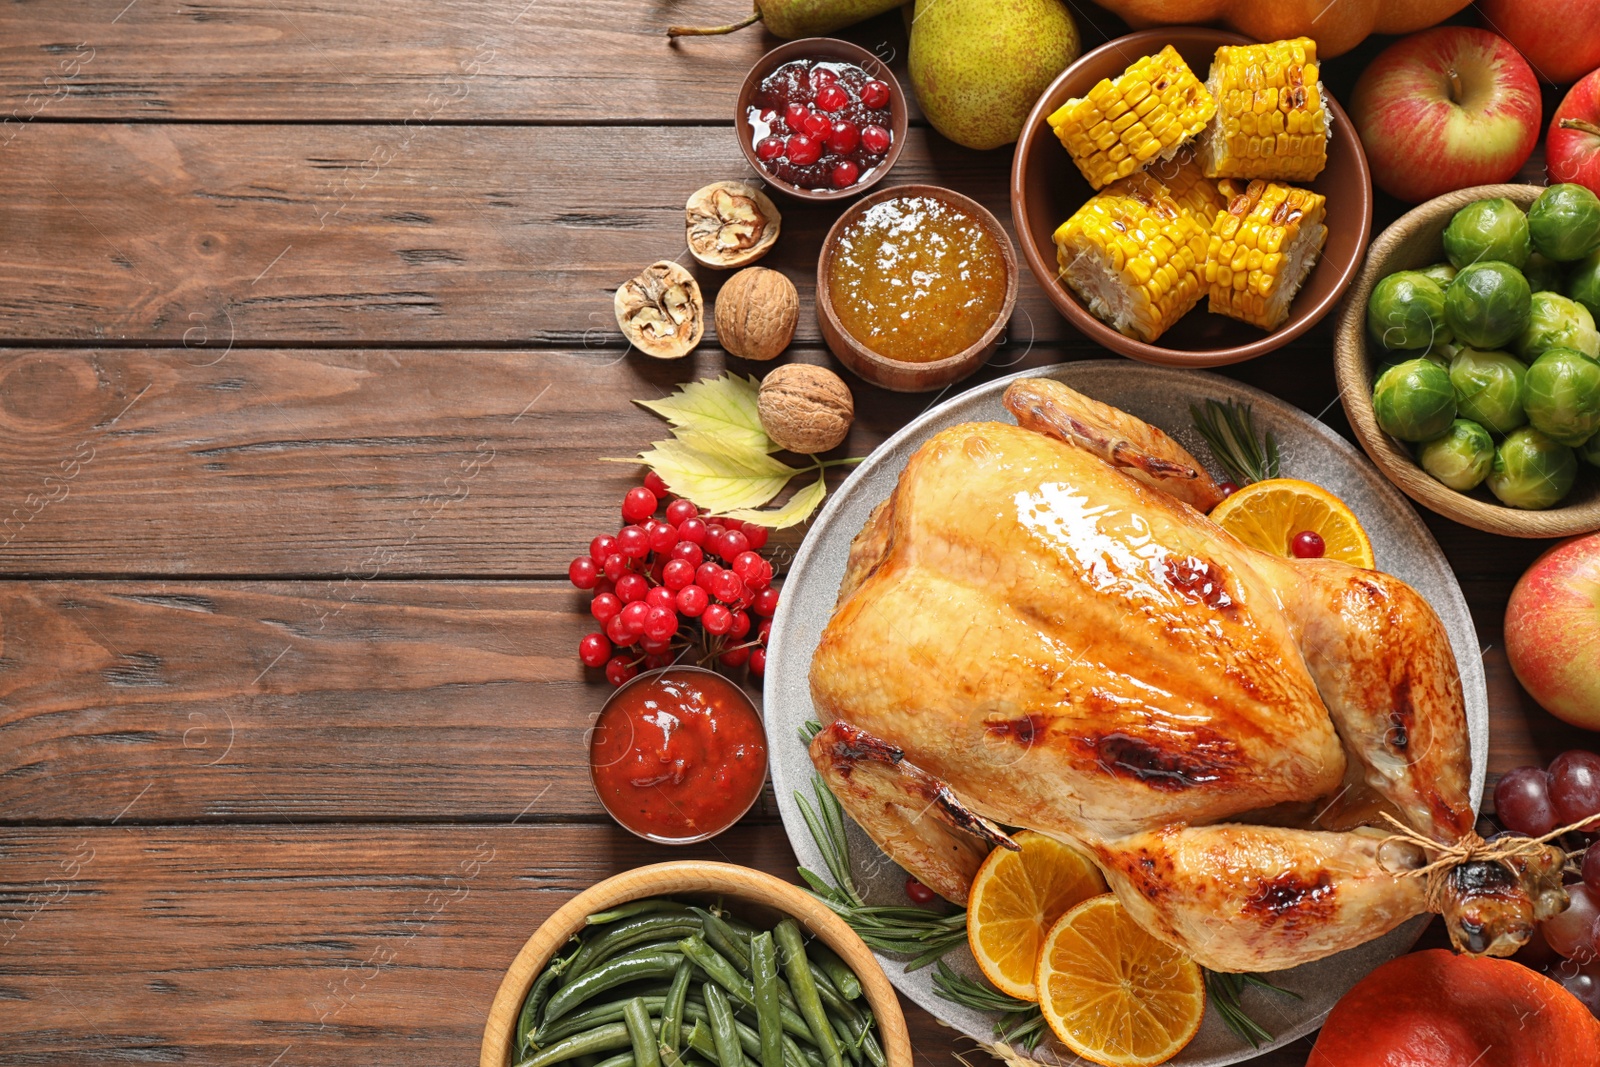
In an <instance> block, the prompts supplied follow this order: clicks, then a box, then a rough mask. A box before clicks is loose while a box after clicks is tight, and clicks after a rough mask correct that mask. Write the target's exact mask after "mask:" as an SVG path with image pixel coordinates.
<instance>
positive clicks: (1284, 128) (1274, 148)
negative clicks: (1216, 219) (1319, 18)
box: [1199, 37, 1329, 181]
mask: <svg viewBox="0 0 1600 1067" xmlns="http://www.w3.org/2000/svg"><path fill="white" fill-rule="evenodd" d="M1206 88H1207V89H1208V90H1209V91H1210V93H1211V95H1212V96H1214V97H1215V98H1216V101H1217V114H1216V118H1214V119H1213V120H1212V121H1211V124H1210V125H1209V126H1207V127H1206V129H1205V132H1204V133H1202V134H1201V135H1200V141H1199V145H1200V162H1201V164H1202V166H1203V167H1204V168H1205V173H1206V175H1207V176H1209V177H1212V178H1277V179H1280V180H1282V181H1310V180H1311V179H1312V178H1315V177H1316V176H1317V175H1318V174H1321V173H1322V168H1323V167H1324V166H1326V165H1327V163H1328V128H1329V127H1328V112H1327V109H1326V108H1325V107H1324V106H1323V102H1322V83H1321V82H1320V81H1318V80H1317V43H1316V42H1315V41H1313V40H1311V39H1310V38H1309V37H1297V38H1295V39H1294V40H1292V41H1274V42H1272V43H1271V44H1250V45H1237V46H1228V45H1224V46H1223V47H1221V48H1219V49H1217V57H1216V60H1215V61H1214V62H1213V63H1212V64H1211V75H1210V77H1209V78H1208V79H1207V81H1206Z"/></svg>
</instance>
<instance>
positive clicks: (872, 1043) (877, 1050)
mask: <svg viewBox="0 0 1600 1067" xmlns="http://www.w3.org/2000/svg"><path fill="white" fill-rule="evenodd" d="M869 1027H870V1024H869ZM861 1051H862V1052H865V1053H866V1054H867V1062H868V1063H870V1064H872V1067H885V1065H886V1064H887V1063H888V1062H889V1058H888V1057H887V1056H885V1055H884V1054H883V1046H882V1045H880V1044H878V1038H877V1036H876V1035H875V1034H873V1032H872V1030H871V1029H870V1028H869V1029H867V1030H864V1031H862V1033H861Z"/></svg>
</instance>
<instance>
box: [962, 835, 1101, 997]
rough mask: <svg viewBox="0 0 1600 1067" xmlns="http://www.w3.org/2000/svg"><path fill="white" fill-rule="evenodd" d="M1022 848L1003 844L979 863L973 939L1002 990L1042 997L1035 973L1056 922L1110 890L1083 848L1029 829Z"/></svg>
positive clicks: (971, 909) (970, 903) (970, 899)
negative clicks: (1042, 946)
mask: <svg viewBox="0 0 1600 1067" xmlns="http://www.w3.org/2000/svg"><path fill="white" fill-rule="evenodd" d="M1015 841H1016V842H1017V844H1019V845H1021V846H1022V851H1021V852H1012V851H1011V850H1010V849H1004V848H997V849H995V850H994V851H993V852H991V853H989V858H988V859H986V860H984V861H983V866H982V867H980V868H978V874H977V876H976V877H975V878H973V880H972V892H971V893H970V894H969V895H968V896H967V944H969V945H971V946H972V954H973V956H975V957H976V958H977V960H978V966H979V967H980V968H981V969H982V970H983V973H984V976H985V977H986V978H988V979H989V981H991V982H993V983H994V984H995V987H996V988H997V989H999V990H1000V991H1001V992H1003V993H1006V994H1008V995H1010V996H1013V997H1017V998H1018V999H1020V1000H1038V999H1039V993H1038V990H1037V989H1035V988H1034V984H1033V978H1034V972H1035V970H1036V969H1037V967H1038V963H1039V945H1040V944H1041V943H1042V942H1043V941H1044V935H1045V933H1046V932H1047V931H1048V930H1049V929H1050V924H1051V923H1053V922H1055V921H1056V920H1057V919H1059V918H1060V917H1061V916H1062V915H1064V914H1065V913H1066V911H1067V909H1068V908H1070V907H1072V906H1073V905H1074V904H1077V903H1078V902H1079V901H1081V900H1085V899H1087V898H1089V897H1092V896H1094V895H1095V894H1096V893H1104V892H1105V891H1106V883H1105V880H1104V879H1103V878H1101V877H1100V871H1099V870H1098V869H1097V868H1096V867H1095V865H1094V864H1093V863H1091V862H1089V859H1088V857H1087V856H1085V855H1084V854H1083V853H1081V852H1079V851H1077V850H1076V849H1074V848H1071V847H1069V846H1067V845H1063V844H1062V843H1061V842H1059V841H1056V840H1054V839H1053V838H1049V837H1046V836H1045V835H1043V834H1036V833H1034V832H1033V831H1032V830H1023V831H1022V832H1020V833H1018V834H1017V835H1016V836H1015Z"/></svg>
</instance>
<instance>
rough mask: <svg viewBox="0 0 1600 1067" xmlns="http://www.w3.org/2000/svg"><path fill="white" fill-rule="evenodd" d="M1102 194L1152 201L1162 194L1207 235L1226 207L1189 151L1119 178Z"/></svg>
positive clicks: (1221, 197) (1226, 202) (1183, 151)
mask: <svg viewBox="0 0 1600 1067" xmlns="http://www.w3.org/2000/svg"><path fill="white" fill-rule="evenodd" d="M1105 191H1106V192H1108V193H1113V192H1114V193H1122V194H1124V195H1132V194H1143V195H1144V196H1146V197H1148V198H1151V199H1153V198H1154V197H1156V196H1158V195H1161V194H1162V193H1165V195H1167V196H1170V197H1172V199H1173V200H1175V201H1177V204H1178V207H1179V209H1181V210H1182V211H1184V212H1186V213H1187V214H1188V215H1189V217H1190V218H1192V219H1194V220H1195V222H1197V223H1199V224H1200V228H1201V229H1203V230H1205V231H1207V232H1208V233H1209V232H1210V230H1211V223H1212V222H1213V221H1215V219H1216V217H1217V212H1219V211H1221V210H1222V209H1223V208H1225V207H1227V206H1228V201H1227V200H1226V199H1225V198H1224V197H1223V195H1222V193H1221V191H1220V190H1219V189H1218V188H1217V183H1216V182H1215V181H1213V180H1211V179H1210V178H1207V177H1206V176H1205V175H1204V174H1203V173H1201V170H1200V161H1199V160H1198V159H1196V158H1195V154H1194V151H1193V149H1189V148H1185V149H1183V150H1182V151H1181V152H1179V153H1178V154H1177V155H1175V156H1173V157H1172V158H1171V159H1165V160H1161V161H1160V162H1158V163H1155V164H1152V165H1151V166H1150V167H1147V168H1146V169H1144V170H1141V171H1136V172H1135V173H1133V174H1130V175H1128V176H1127V177H1126V178H1119V179H1118V180H1117V181H1115V182H1113V183H1112V184H1111V185H1108V186H1106V188H1105Z"/></svg>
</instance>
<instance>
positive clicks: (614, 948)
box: [567, 915, 700, 979]
mask: <svg viewBox="0 0 1600 1067" xmlns="http://www.w3.org/2000/svg"><path fill="white" fill-rule="evenodd" d="M699 930H700V919H699V917H698V916H695V915H641V916H638V917H637V918H633V919H629V920H627V921H626V922H621V923H618V924H617V925H615V926H613V927H611V928H610V929H609V930H604V931H597V932H595V933H593V934H592V935H591V937H590V939H589V940H587V941H585V942H584V944H583V947H582V948H581V949H579V950H578V954H577V955H576V956H575V957H573V960H572V963H571V964H570V965H569V966H568V968H567V977H568V978H569V979H572V978H578V977H580V976H582V975H584V974H585V973H587V972H589V971H591V970H593V969H594V968H596V967H598V966H600V964H602V963H604V962H605V961H606V960H608V959H611V958H612V957H613V956H616V955H619V954H621V953H623V952H625V951H628V950H631V949H633V948H635V947H637V946H639V945H642V944H644V943H646V942H649V941H676V940H677V939H678V938H680V937H687V936H688V935H690V934H693V933H698V932H699Z"/></svg>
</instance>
